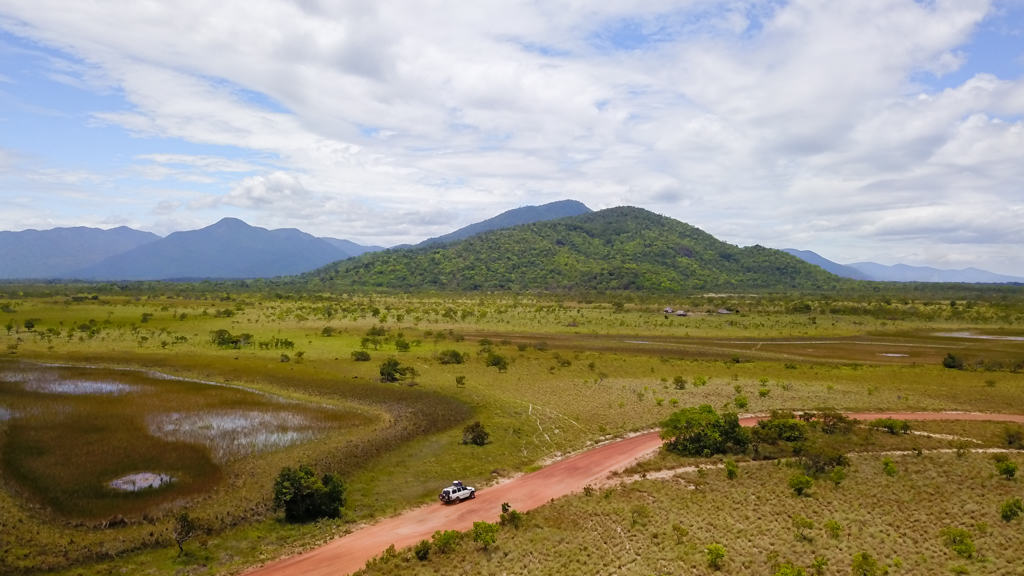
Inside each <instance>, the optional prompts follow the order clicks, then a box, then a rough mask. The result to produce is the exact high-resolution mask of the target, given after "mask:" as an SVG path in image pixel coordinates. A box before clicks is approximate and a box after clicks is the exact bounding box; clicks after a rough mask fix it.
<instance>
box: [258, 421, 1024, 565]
mask: <svg viewBox="0 0 1024 576" xmlns="http://www.w3.org/2000/svg"><path fill="white" fill-rule="evenodd" d="M847 416H849V417H851V418H853V419H855V420H873V419H876V418H898V419H901V420H987V421H997V422H1020V423H1024V414H981V413H973V412H910V413H882V412H879V413H857V414H847ZM757 420H758V418H756V417H751V418H743V419H741V421H740V422H741V423H742V424H743V425H744V426H752V425H753V424H755V423H756V422H757ZM660 446H661V439H660V438H659V437H658V433H657V432H648V433H645V434H641V435H639V436H633V437H631V438H626V439H625V440H618V441H615V442H611V443H608V444H603V445H600V446H597V447H595V448H592V449H590V450H587V451H585V452H582V453H580V454H576V455H574V456H571V457H569V458H566V459H565V460H562V461H560V462H556V463H554V464H552V465H550V466H547V467H545V468H542V469H541V470H538V471H536V472H533V473H531V474H526V475H524V476H520V477H518V478H515V479H513V480H510V481H508V482H505V483H503V484H499V485H497V486H493V487H489V488H487V489H485V490H481V491H480V492H479V494H478V495H477V497H476V498H475V499H473V500H468V501H466V502H462V503H460V504H452V505H448V506H445V505H442V504H440V503H436V504H431V505H427V506H422V507H420V508H415V509H412V510H409V511H407V512H404V513H402V514H399V515H398V516H394V517H391V518H387V519H384V520H381V521H380V522H377V523H376V524H371V525H369V526H366V527H364V528H360V529H358V530H356V531H355V532H352V533H351V534H348V535H346V536H343V537H341V538H338V539H337V540H334V541H333V542H330V543H328V544H325V545H324V546H321V547H320V548H316V549H314V550H310V551H309V552H305V553H303V554H299V555H297V556H292V557H289V558H284V559H282V560H277V561H275V562H272V563H270V564H267V565H265V566H262V567H260V568H257V569H254V570H252V571H250V572H248V573H247V575H248V576H286V575H288V576H299V575H303V576H321V575H328V574H330V575H332V576H338V575H344V574H351V573H352V572H355V571H356V570H359V569H360V568H362V567H363V566H365V565H366V561H367V560H369V559H370V558H373V557H374V556H376V555H378V554H380V553H381V552H382V551H383V550H384V549H385V548H387V547H388V546H390V545H391V544H394V545H395V547H396V548H399V549H401V548H403V547H406V546H411V545H413V544H415V543H417V542H419V541H420V540H423V539H424V538H430V536H431V535H432V534H433V533H434V532H435V531H436V530H467V529H469V528H471V527H472V526H473V522H478V521H486V522H496V521H497V520H498V517H499V515H500V513H501V504H502V503H503V502H508V503H509V504H511V505H512V507H513V508H515V509H516V510H519V511H520V512H525V511H527V510H531V509H533V508H536V507H538V506H541V505H543V504H545V503H547V502H548V501H549V500H551V499H554V498H558V497H560V496H564V495H566V494H569V493H572V492H577V491H580V490H582V489H583V487H584V486H586V485H588V484H598V483H599V482H600V481H601V480H603V479H605V478H606V477H607V476H608V475H609V474H611V473H612V472H616V471H619V470H622V469H624V468H627V467H629V466H630V465H632V464H633V463H634V462H636V461H637V460H638V459H640V458H643V457H645V456H647V455H648V454H650V453H652V452H654V451H655V450H657V449H658V447H660ZM441 488H442V486H438V491H440V489H441Z"/></svg>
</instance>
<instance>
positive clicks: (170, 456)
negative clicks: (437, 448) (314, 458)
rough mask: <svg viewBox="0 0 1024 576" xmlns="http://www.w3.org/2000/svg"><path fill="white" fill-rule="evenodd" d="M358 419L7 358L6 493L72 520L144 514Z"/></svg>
mask: <svg viewBox="0 0 1024 576" xmlns="http://www.w3.org/2000/svg"><path fill="white" fill-rule="evenodd" d="M352 419H353V415H352V414H351V413H349V412H347V411H342V410H335V409H330V408H326V407H321V406H313V405H306V404H300V403H297V402H290V401H284V400H281V399H278V398H275V397H273V396H270V395H267V394H260V393H256V392H252V391H249V390H246V389H243V388H240V387H234V386H224V385H217V384H215V383H211V382H198V381H193V380H186V379H180V378H173V377H167V376H164V375H161V374H156V373H149V372H142V371H135V370H123V369H115V368H92V367H73V366H54V365H43V364H31V363H26V362H7V361H3V362H0V465H2V468H3V470H2V476H3V477H4V478H5V479H6V480H5V482H13V485H12V486H3V488H4V489H5V490H8V492H11V493H13V494H14V495H15V497H18V496H22V497H27V498H28V499H30V500H32V501H36V502H38V503H42V504H44V505H46V506H47V507H49V508H50V509H52V510H53V511H54V512H56V513H57V514H58V515H60V516H63V517H67V518H79V519H94V518H103V517H107V516H110V515H111V514H130V513H141V512H144V511H146V510H147V509H150V508H151V507H153V506H157V505H159V504H161V503H164V502H169V501H173V500H177V499H180V498H183V497H189V496H193V495H196V494H201V493H203V492H206V491H208V490H211V489H212V488H213V487H214V486H216V485H217V484H218V483H220V482H221V480H222V479H223V477H224V475H225V470H226V469H227V468H228V467H229V466H230V464H231V463H232V462H234V461H236V460H239V459H242V458H251V457H258V456H259V455H260V454H263V453H267V452H271V451H275V450H280V449H284V448H287V447H289V446H293V445H296V444H300V443H304V442H309V441H311V440H314V439H316V438H318V437H320V436H322V435H324V434H326V433H327V432H329V431H330V430H332V429H335V428H338V427H346V426H348V425H351V420H352ZM356 419H357V420H358V418H356Z"/></svg>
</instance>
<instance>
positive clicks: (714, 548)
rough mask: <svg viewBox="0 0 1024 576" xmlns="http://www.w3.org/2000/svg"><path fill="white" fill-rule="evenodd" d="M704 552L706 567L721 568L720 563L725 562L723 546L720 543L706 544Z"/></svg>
mask: <svg viewBox="0 0 1024 576" xmlns="http://www.w3.org/2000/svg"><path fill="white" fill-rule="evenodd" d="M704 553H705V554H706V555H707V559H708V567H709V568H711V569H713V570H721V569H722V563H723V562H725V546H722V545H721V544H717V543H715V544H708V546H707V548H705V549H704Z"/></svg>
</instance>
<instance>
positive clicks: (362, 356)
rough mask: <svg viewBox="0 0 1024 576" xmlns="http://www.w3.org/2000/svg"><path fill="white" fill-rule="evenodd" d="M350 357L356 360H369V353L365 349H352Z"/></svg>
mask: <svg viewBox="0 0 1024 576" xmlns="http://www.w3.org/2000/svg"><path fill="white" fill-rule="evenodd" d="M352 359H353V360H355V361H356V362H369V361H370V353H369V352H367V351H366V350H353V351H352Z"/></svg>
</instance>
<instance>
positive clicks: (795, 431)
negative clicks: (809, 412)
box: [751, 411, 807, 445]
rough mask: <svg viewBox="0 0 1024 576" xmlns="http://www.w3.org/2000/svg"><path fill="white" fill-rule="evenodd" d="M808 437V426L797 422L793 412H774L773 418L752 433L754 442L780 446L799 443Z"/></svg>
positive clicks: (760, 424) (756, 427)
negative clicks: (779, 444) (784, 443)
mask: <svg viewBox="0 0 1024 576" xmlns="http://www.w3.org/2000/svg"><path fill="white" fill-rule="evenodd" d="M806 437H807V425H806V424H804V423H803V422H801V421H799V420H797V419H796V418H795V417H794V416H793V413H792V412H779V411H772V415H771V418H769V419H767V420H761V421H760V422H758V423H757V426H755V427H754V429H753V430H752V431H751V438H752V440H753V441H754V442H758V443H764V444H772V445H774V444H778V443H779V442H799V441H801V440H803V439H804V438H806Z"/></svg>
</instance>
